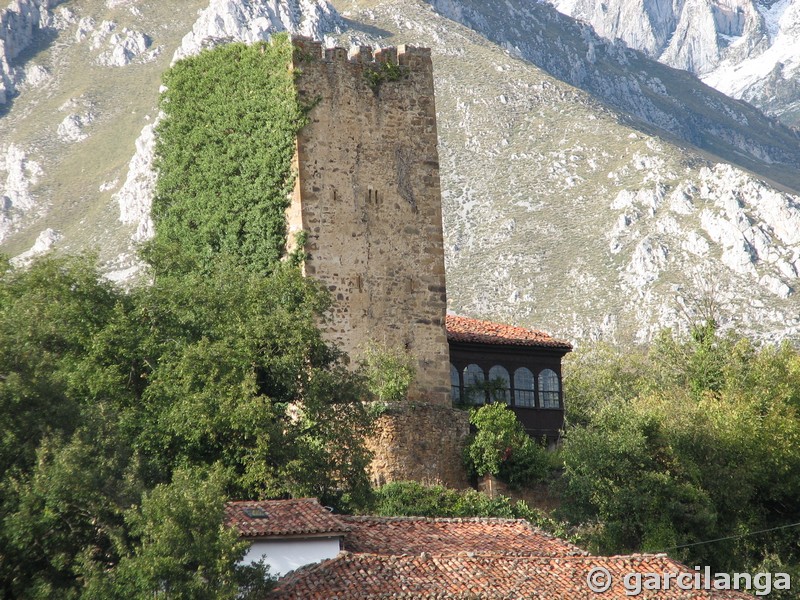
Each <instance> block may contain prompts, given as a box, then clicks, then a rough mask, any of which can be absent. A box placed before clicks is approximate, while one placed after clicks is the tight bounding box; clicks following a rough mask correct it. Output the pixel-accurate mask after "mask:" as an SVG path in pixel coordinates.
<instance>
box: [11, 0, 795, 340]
mask: <svg viewBox="0 0 800 600" xmlns="http://www.w3.org/2000/svg"><path fill="white" fill-rule="evenodd" d="M332 5H333V6H330V5H328V4H326V3H324V2H322V1H321V0H319V1H312V0H291V1H289V0H285V1H284V2H278V3H275V2H271V1H269V2H268V1H267V0H211V2H209V3H208V4H206V3H205V2H202V1H201V0H197V1H196V2H194V3H189V4H187V3H186V2H183V3H182V4H181V7H182V9H181V10H179V11H176V10H174V7H175V6H176V5H175V4H173V3H166V2H162V3H156V2H155V0H149V1H148V0H107V1H106V2H101V1H100V0H74V1H72V2H68V3H64V4H63V5H62V6H59V7H57V8H55V9H53V10H50V12H49V13H48V19H52V21H48V22H52V23H54V25H52V27H55V28H56V29H55V31H50V32H43V35H42V36H41V37H38V38H37V39H36V40H35V45H34V46H33V47H32V48H33V49H32V51H30V52H29V53H28V54H26V55H24V56H22V57H21V58H18V59H16V62H15V63H14V65H13V68H14V69H22V70H23V71H24V72H26V73H27V72H31V73H34V72H36V73H39V75H40V76H37V77H35V78H31V80H28V81H25V82H23V83H20V85H19V87H18V95H16V96H15V97H13V98H12V99H11V102H10V106H9V109H8V112H7V114H6V115H5V116H4V117H2V118H0V140H2V141H1V142H0V156H2V157H3V158H2V160H0V193H2V195H3V196H4V197H5V198H6V200H5V201H4V203H3V206H2V207H0V209H1V210H2V218H3V219H5V221H4V222H5V227H6V229H5V231H4V232H2V233H0V237H2V238H3V239H0V244H2V250H3V251H4V252H8V253H9V254H11V255H19V254H21V253H23V252H26V254H27V257H29V256H31V255H32V254H35V253H36V252H40V251H43V250H45V249H47V248H48V247H51V246H53V247H55V248H57V249H61V250H65V251H76V250H81V249H85V248H91V247H97V248H98V249H99V252H100V256H101V258H102V259H103V260H104V261H106V268H107V270H108V271H109V272H110V273H111V276H112V277H114V278H117V279H123V278H127V277H130V276H132V275H133V274H134V273H135V270H136V262H135V260H134V259H133V255H132V252H133V247H134V245H135V241H136V240H139V239H143V238H146V237H147V236H148V235H149V217H148V209H149V203H150V194H151V192H152V183H153V174H152V172H151V170H150V168H149V167H150V160H151V158H152V147H153V137H152V124H153V122H154V120H155V119H156V118H157V116H158V113H157V106H156V100H157V92H158V86H159V78H160V73H161V71H162V70H163V69H164V68H166V67H167V66H168V65H169V62H170V57H172V56H173V55H175V54H176V53H177V55H180V53H181V52H183V51H187V52H192V51H196V50H197V49H198V48H200V47H202V46H203V45H208V44H218V43H224V42H225V41H227V40H230V39H241V40H246V41H251V40H254V39H261V38H263V37H265V36H268V35H269V34H270V32H272V31H277V30H283V29H286V28H288V29H290V30H295V31H302V32H304V33H309V34H312V35H314V36H316V37H321V36H323V35H331V36H333V35H335V36H336V37H338V39H339V41H340V43H343V44H348V43H350V42H356V43H361V42H363V43H373V44H380V45H389V44H400V43H410V44H415V45H427V46H430V47H432V48H433V58H434V73H435V78H436V92H437V113H438V120H439V133H440V161H441V175H442V186H443V194H444V198H443V201H444V208H445V236H446V245H447V250H446V251H447V257H446V259H447V268H448V271H447V278H448V296H449V303H450V308H451V309H452V310H453V311H455V312H460V313H467V314H470V315H472V316H476V317H487V318H492V319H498V320H504V321H511V322H515V323H519V324H523V325H531V326H536V327H542V328H545V329H548V330H551V331H552V332H553V333H554V334H556V335H558V336H564V337H571V338H573V339H576V340H580V339H586V338H592V337H618V338H622V339H645V338H648V337H650V336H652V335H653V333H654V332H656V331H657V330H658V329H659V328H660V327H663V326H666V325H672V326H686V324H687V323H689V322H690V321H691V320H693V319H697V318H701V317H703V316H709V315H713V316H715V317H716V318H718V319H719V320H720V321H721V322H722V323H723V325H726V326H729V327H737V328H739V329H741V330H742V331H744V332H747V333H752V334H753V335H757V336H759V337H762V338H766V339H779V338H784V337H789V338H795V339H800V319H799V318H798V314H800V311H798V303H797V296H796V294H795V290H796V289H797V288H798V272H800V239H798V238H797V236H798V234H797V232H798V231H800V201H799V200H798V198H797V197H796V196H794V195H791V194H788V193H785V192H782V191H779V190H778V189H776V188H775V187H774V186H770V185H769V184H767V183H765V180H764V178H773V179H780V180H782V181H784V182H785V184H786V185H787V186H794V187H797V186H798V179H797V177H798V176H797V174H796V169H795V168H794V167H793V166H792V165H795V164H797V157H798V144H797V139H796V137H795V135H794V134H793V133H792V132H790V131H788V130H786V129H784V128H782V127H780V126H778V125H777V124H776V123H774V122H771V121H769V120H767V119H765V118H764V117H763V116H762V115H760V114H759V113H758V112H757V111H755V110H754V109H753V108H752V107H749V106H747V105H745V104H742V103H736V102H732V101H730V100H729V99H727V98H725V97H723V96H721V95H720V94H718V93H716V92H713V91H710V90H709V89H708V88H707V87H705V86H702V85H699V84H697V83H696V82H694V81H693V80H691V78H690V77H689V76H688V75H686V74H683V73H680V72H677V71H674V70H672V69H668V68H667V67H664V66H662V65H658V64H657V63H654V62H652V61H648V60H647V59H645V58H644V57H643V56H641V55H640V54H637V53H634V52H632V51H630V50H626V49H625V48H623V47H622V46H620V45H614V44H608V43H605V42H603V41H602V40H600V39H599V38H597V37H596V36H594V34H592V33H591V31H590V30H589V29H588V27H585V26H584V27H581V26H579V25H576V24H575V23H574V22H573V21H571V20H570V19H568V18H567V17H564V16H563V15H560V14H559V13H557V12H556V11H555V10H553V9H551V8H549V7H547V6H545V5H537V6H538V8H536V6H529V7H526V6H522V4H521V3H516V2H515V1H514V0H509V2H507V3H493V2H492V3H478V2H472V1H470V0H463V1H462V2H456V1H455V0H448V1H447V2H444V1H443V0H437V1H436V2H435V5H434V6H432V5H431V4H428V3H426V2H422V1H421V0H402V1H401V0H335V2H333V3H332ZM190 9H191V10H190ZM334 9H336V10H334ZM337 10H338V12H339V13H340V14H341V15H342V18H340V17H339V16H338V15H337V14H336V11H337ZM195 11H199V12H195ZM448 17H452V18H448ZM453 19H456V20H453ZM457 21H458V22H457ZM460 21H463V22H464V23H467V24H469V27H467V26H465V25H464V24H462V23H461V22H460ZM337 30H338V31H340V33H338V34H337V33H336V32H337ZM187 34H188V35H187ZM36 44H38V45H36ZM180 48H183V49H182V50H180ZM543 69H544V70H543ZM545 71H550V72H552V73H554V74H555V75H557V77H558V78H556V77H554V76H552V75H550V74H548V72H545ZM657 78H658V80H657ZM559 79H565V80H567V81H569V82H575V83H579V84H581V85H583V86H585V87H586V88H587V90H588V92H587V91H582V90H580V89H578V88H576V87H573V86H572V85H569V84H568V83H564V82H563V81H561V80H559ZM604 88H608V90H607V91H605V92H604ZM604 93H605V94H606V95H604ZM612 101H613V102H615V103H616V106H617V108H614V107H612ZM623 108H625V109H626V110H630V111H631V113H632V114H629V113H628V112H626V110H623ZM59 109H60V110H59ZM684 114H687V115H690V116H691V121H690V125H687V124H686V123H685V122H684V120H683V116H684ZM656 126H663V127H666V128H667V129H669V132H670V133H660V130H659V129H658V127H656ZM692 136H695V137H696V138H698V139H697V143H698V144H701V145H702V144H705V146H703V147H704V148H706V149H707V151H706V152H700V151H698V150H695V149H693V148H692V147H691V146H690V144H689V143H688V142H687V141H686V140H694V138H693V137H692ZM711 151H713V152H714V153H716V154H718V155H726V154H727V155H728V156H729V157H730V159H731V160H736V161H737V162H738V163H739V164H744V165H746V166H748V167H749V168H750V170H751V171H753V172H757V173H758V174H759V175H758V176H756V175H753V174H752V173H748V172H746V171H744V170H742V169H740V168H736V167H732V166H730V165H728V164H726V163H725V162H723V161H721V160H720V159H718V158H713V156H712V154H711V153H710V152H711ZM131 157H133V158H131ZM34 242H36V243H34ZM29 249H30V250H29ZM23 258H26V257H23Z"/></svg>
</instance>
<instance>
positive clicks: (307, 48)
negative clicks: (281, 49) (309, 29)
mask: <svg viewBox="0 0 800 600" xmlns="http://www.w3.org/2000/svg"><path fill="white" fill-rule="evenodd" d="M292 44H293V45H294V47H295V48H296V54H299V57H296V58H295V63H297V62H302V61H303V60H321V61H326V62H350V63H355V64H366V65H379V64H391V65H395V66H403V67H406V68H407V69H409V70H410V71H416V70H431V49H430V48H417V47H416V46H409V45H407V44H401V45H400V46H398V47H397V48H394V47H391V46H390V47H387V48H381V49H379V50H377V51H374V52H373V49H372V47H370V46H353V47H352V48H351V49H350V50H349V51H348V50H346V49H345V48H338V47H335V48H324V47H323V45H322V42H319V41H317V40H314V39H312V38H309V37H305V36H299V35H294V36H292ZM298 59H299V60H298Z"/></svg>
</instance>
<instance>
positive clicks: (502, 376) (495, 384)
mask: <svg viewBox="0 0 800 600" xmlns="http://www.w3.org/2000/svg"><path fill="white" fill-rule="evenodd" d="M489 386H490V387H489V390H490V391H489V393H490V394H491V396H492V398H491V399H492V402H505V403H506V404H511V380H510V379H509V378H508V371H506V370H505V369H504V368H503V367H501V366H500V365H495V366H493V367H492V368H491V369H489Z"/></svg>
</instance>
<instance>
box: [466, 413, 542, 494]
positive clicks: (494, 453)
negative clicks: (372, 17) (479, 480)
mask: <svg viewBox="0 0 800 600" xmlns="http://www.w3.org/2000/svg"><path fill="white" fill-rule="evenodd" d="M470 422H471V423H472V424H473V425H475V427H476V428H477V432H476V433H475V434H474V435H473V436H472V437H471V439H470V441H469V442H468V443H467V447H466V449H465V456H464V457H465V462H466V464H467V468H468V469H469V470H470V471H471V472H473V473H475V474H476V475H478V476H483V475H486V474H491V475H496V476H497V477H499V478H500V479H502V480H504V481H507V482H508V483H509V484H511V485H512V486H516V487H524V486H526V485H530V484H532V483H535V482H536V481H540V480H542V479H544V478H545V476H546V475H547V473H548V471H549V468H548V459H547V451H546V450H545V449H544V448H543V447H541V446H539V445H538V444H536V442H534V441H533V440H532V439H531V438H530V436H529V435H528V434H527V433H525V430H524V429H523V427H522V424H521V423H520V422H519V421H518V420H517V416H516V415H515V414H514V412H513V411H512V410H511V409H509V408H508V407H507V406H506V405H505V404H500V403H494V404H486V405H484V406H482V407H480V408H477V409H472V410H471V411H470Z"/></svg>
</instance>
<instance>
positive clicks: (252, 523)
mask: <svg viewBox="0 0 800 600" xmlns="http://www.w3.org/2000/svg"><path fill="white" fill-rule="evenodd" d="M254 508H255V509H261V510H263V511H265V512H266V514H267V517H266V518H258V517H252V516H250V515H248V514H247V513H246V512H245V510H246V509H254ZM225 524H226V525H227V526H228V527H236V528H237V529H238V530H239V532H240V533H241V535H242V536H244V537H267V536H304V535H322V534H340V535H341V534H344V532H346V531H347V529H348V527H347V525H345V524H344V523H342V522H341V521H340V520H339V519H338V518H337V517H336V516H335V515H332V514H331V513H330V512H329V511H328V510H327V509H326V508H325V507H324V506H321V505H320V504H319V502H317V500H316V499H315V498H297V499H294V500H259V501H255V500H252V501H238V502H228V503H227V504H226V505H225Z"/></svg>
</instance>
